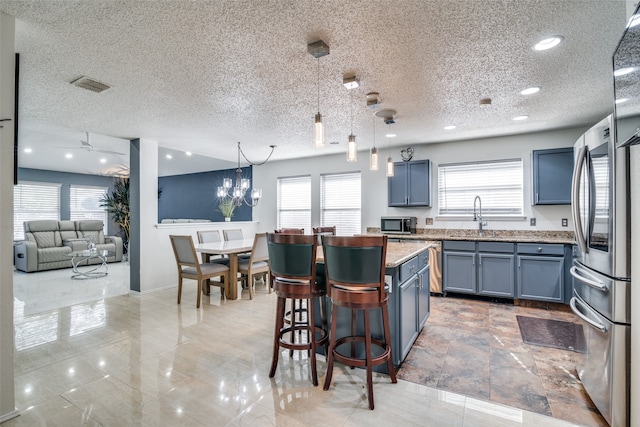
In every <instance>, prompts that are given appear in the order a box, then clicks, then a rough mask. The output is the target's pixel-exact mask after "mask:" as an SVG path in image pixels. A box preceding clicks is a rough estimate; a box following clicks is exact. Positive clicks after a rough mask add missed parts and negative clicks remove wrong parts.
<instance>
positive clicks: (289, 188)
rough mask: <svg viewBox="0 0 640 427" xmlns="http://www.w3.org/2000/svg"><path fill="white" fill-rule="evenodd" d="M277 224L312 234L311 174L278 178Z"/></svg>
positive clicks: (279, 226) (280, 226)
mask: <svg viewBox="0 0 640 427" xmlns="http://www.w3.org/2000/svg"><path fill="white" fill-rule="evenodd" d="M277 224H278V228H279V229H280V228H304V232H305V233H307V234H311V232H312V230H311V176H294V177H286V178H278V222H277Z"/></svg>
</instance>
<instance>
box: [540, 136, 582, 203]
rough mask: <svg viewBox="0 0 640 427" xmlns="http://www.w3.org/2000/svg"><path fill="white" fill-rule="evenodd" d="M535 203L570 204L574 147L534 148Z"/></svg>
mask: <svg viewBox="0 0 640 427" xmlns="http://www.w3.org/2000/svg"><path fill="white" fill-rule="evenodd" d="M531 171H532V180H533V191H532V192H531V195H532V198H533V200H532V204H533V205H570V204H571V177H572V175H573V148H572V147H568V148H556V149H551V150H534V151H533V154H532V165H531Z"/></svg>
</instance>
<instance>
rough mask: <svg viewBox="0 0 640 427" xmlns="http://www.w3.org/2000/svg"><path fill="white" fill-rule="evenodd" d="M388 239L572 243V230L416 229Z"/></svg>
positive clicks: (369, 232) (374, 232) (375, 230)
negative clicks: (410, 232)
mask: <svg viewBox="0 0 640 427" xmlns="http://www.w3.org/2000/svg"><path fill="white" fill-rule="evenodd" d="M367 235H369V236H372V235H380V229H379V228H375V227H369V228H367ZM388 236H389V238H390V239H402V240H418V241H427V242H434V241H436V242H437V241H443V240H469V241H475V242H513V243H559V244H565V245H572V244H573V243H574V241H575V240H574V235H573V232H569V231H544V230H532V231H528V230H490V229H489V230H484V232H483V234H482V236H480V235H479V233H478V230H471V229H424V228H421V229H418V230H417V232H416V233H414V234H389V235H388Z"/></svg>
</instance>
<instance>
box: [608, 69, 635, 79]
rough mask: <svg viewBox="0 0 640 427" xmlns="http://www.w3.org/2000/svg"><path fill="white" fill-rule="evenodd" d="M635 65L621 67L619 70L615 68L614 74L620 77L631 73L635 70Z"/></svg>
mask: <svg viewBox="0 0 640 427" xmlns="http://www.w3.org/2000/svg"><path fill="white" fill-rule="evenodd" d="M635 70H636V69H635V67H625V68H620V69H619V70H615V71H614V72H613V75H614V76H615V77H620V76H624V75H627V74H630V73H633V72H634V71H635Z"/></svg>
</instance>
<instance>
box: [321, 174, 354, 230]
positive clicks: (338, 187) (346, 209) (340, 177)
mask: <svg viewBox="0 0 640 427" xmlns="http://www.w3.org/2000/svg"><path fill="white" fill-rule="evenodd" d="M360 188H361V183H360V172H354V173H343V174H331V175H322V177H321V189H320V193H321V194H320V198H321V212H320V221H321V225H322V226H323V227H332V226H335V227H336V234H338V235H342V236H351V235H354V234H359V233H361V232H362V228H361V225H360V224H361V211H360V209H361V208H360V205H361V203H360V201H361V191H360Z"/></svg>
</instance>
